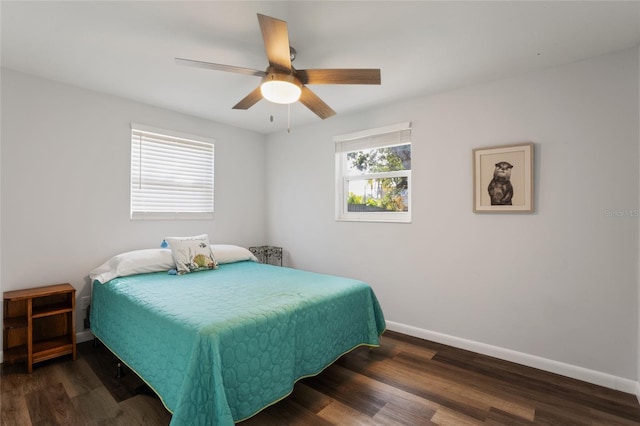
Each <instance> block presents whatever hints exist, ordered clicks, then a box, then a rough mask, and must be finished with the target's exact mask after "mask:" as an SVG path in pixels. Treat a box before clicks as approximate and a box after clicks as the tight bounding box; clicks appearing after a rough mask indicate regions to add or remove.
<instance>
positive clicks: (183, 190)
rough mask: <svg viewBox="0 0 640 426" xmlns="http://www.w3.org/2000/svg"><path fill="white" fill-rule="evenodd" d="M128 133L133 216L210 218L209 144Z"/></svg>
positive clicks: (152, 132)
mask: <svg viewBox="0 0 640 426" xmlns="http://www.w3.org/2000/svg"><path fill="white" fill-rule="evenodd" d="M171 133H172V132H168V131H163V130H156V129H150V128H147V127H142V126H139V125H136V126H133V125H132V129H131V218H132V219H207V218H212V217H213V164H214V153H213V148H214V146H213V141H211V140H205V138H198V139H199V140H196V139H195V138H186V137H182V136H177V134H171Z"/></svg>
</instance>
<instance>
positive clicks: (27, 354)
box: [3, 284, 76, 373]
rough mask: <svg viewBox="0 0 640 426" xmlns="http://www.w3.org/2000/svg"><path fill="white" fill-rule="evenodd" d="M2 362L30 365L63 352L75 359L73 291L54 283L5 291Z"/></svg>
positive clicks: (74, 302) (74, 303) (28, 366)
mask: <svg viewBox="0 0 640 426" xmlns="http://www.w3.org/2000/svg"><path fill="white" fill-rule="evenodd" d="M3 296H4V321H3V337H4V347H3V362H5V363H14V362H26V363H27V369H28V371H29V372H30V373H31V372H32V371H33V364H34V363H37V362H40V361H45V360H48V359H51V358H56V357H59V356H63V355H72V357H73V359H74V360H75V359H76V331H75V306H76V290H75V288H73V286H71V285H70V284H56V285H51V286H46V287H38V288H31V289H26V290H14V291H6V292H4V294H3Z"/></svg>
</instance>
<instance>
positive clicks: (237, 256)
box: [211, 244, 258, 265]
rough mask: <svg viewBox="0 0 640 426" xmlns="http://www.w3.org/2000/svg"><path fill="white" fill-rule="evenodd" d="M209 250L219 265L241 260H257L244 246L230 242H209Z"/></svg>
mask: <svg viewBox="0 0 640 426" xmlns="http://www.w3.org/2000/svg"><path fill="white" fill-rule="evenodd" d="M211 251H212V252H213V255H214V256H215V258H216V261H217V262H218V264H219V265H222V264H223V263H233V262H242V261H243V260H252V261H254V262H257V261H258V259H257V258H256V257H255V256H254V255H253V253H251V252H250V251H249V250H247V249H246V248H244V247H240V246H234V245H231V244H211Z"/></svg>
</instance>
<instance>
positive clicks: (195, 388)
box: [90, 246, 385, 426]
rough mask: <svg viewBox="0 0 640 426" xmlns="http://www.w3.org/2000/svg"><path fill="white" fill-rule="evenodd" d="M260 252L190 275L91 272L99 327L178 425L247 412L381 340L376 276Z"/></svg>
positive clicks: (221, 421) (220, 421) (230, 420)
mask: <svg viewBox="0 0 640 426" xmlns="http://www.w3.org/2000/svg"><path fill="white" fill-rule="evenodd" d="M212 247H213V246H212ZM165 254H166V253H165ZM218 257H219V258H222V257H224V256H218ZM252 257H253V256H252V255H250V254H249V255H248V256H247V258H246V259H244V258H242V257H241V258H240V260H237V259H231V261H228V262H220V264H218V265H216V267H217V269H210V270H203V271H199V272H197V273H189V274H184V275H177V274H176V275H174V274H172V272H171V271H170V272H169V273H168V272H167V270H161V271H156V272H148V271H149V270H153V268H149V267H134V268H133V270H134V273H131V274H128V275H125V276H116V277H115V278H111V279H108V280H107V278H110V277H108V276H105V275H104V274H102V275H101V274H98V273H94V274H92V275H91V276H92V279H93V285H92V304H91V317H90V324H91V331H92V332H93V334H94V335H95V336H96V337H97V338H98V339H99V340H100V341H101V342H102V343H103V344H104V345H105V346H106V347H108V348H109V350H111V351H112V352H113V353H114V354H115V355H116V356H117V357H118V358H119V359H120V360H122V362H124V363H125V364H126V365H127V366H128V367H129V368H131V369H132V370H133V371H135V372H136V374H138V375H139V376H140V377H141V378H142V379H143V380H144V381H145V382H146V383H147V384H148V385H149V386H150V387H151V388H152V389H153V390H154V391H155V392H156V393H157V394H158V396H159V397H160V399H161V400H162V402H163V404H164V405H165V407H166V408H167V409H168V410H169V411H170V412H171V413H172V420H171V425H173V426H181V425H230V424H234V422H239V421H242V420H245V419H247V418H249V417H251V416H253V415H254V414H256V413H257V412H259V411H260V410H262V409H263V408H265V407H267V406H269V405H271V404H273V403H275V402H277V401H279V400H281V399H283V398H284V397H286V396H287V395H289V394H290V393H291V391H292V390H293V385H294V383H295V382H296V381H298V380H300V379H301V378H304V377H308V376H312V375H316V374H318V373H320V372H321V371H322V370H323V369H325V368H326V367H327V366H329V365H330V364H331V363H333V362H334V361H335V360H337V359H338V358H339V357H340V356H342V355H343V354H345V353H347V352H349V351H351V350H353V349H355V348H356V347H358V346H361V345H369V346H378V344H379V336H380V335H381V334H382V332H383V331H384V329H385V321H384V316H383V313H382V310H381V308H380V305H379V303H378V301H377V299H376V296H375V294H374V292H373V290H372V289H371V287H370V286H369V285H367V284H365V283H363V282H361V281H357V280H352V279H347V278H341V277H335V276H330V275H323V274H317V273H312V272H306V271H301V270H296V269H290V268H282V267H279V266H272V265H266V264H261V263H258V262H255V261H254V260H255V258H252ZM227 260H229V259H227ZM167 263H170V262H169V260H168V258H167ZM166 266H167V265H163V266H162V267H161V268H160V269H164V268H165V267H166ZM112 269H113V268H112ZM140 271H142V272H140ZM115 275H123V274H122V273H118V272H116V273H115ZM101 279H102V281H101ZM103 282H104V284H103Z"/></svg>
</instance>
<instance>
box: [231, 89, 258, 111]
mask: <svg viewBox="0 0 640 426" xmlns="http://www.w3.org/2000/svg"><path fill="white" fill-rule="evenodd" d="M260 99H262V92H260V86H258V87H256V88H255V89H253V91H252V92H251V93H249V94H248V95H247V96H245V97H244V98H243V99H242V100H241V101H240V102H238V103H237V104H235V105H234V106H233V109H249V108H251V107H252V106H254V105H255V104H256V103H257V102H258V101H259V100H260Z"/></svg>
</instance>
